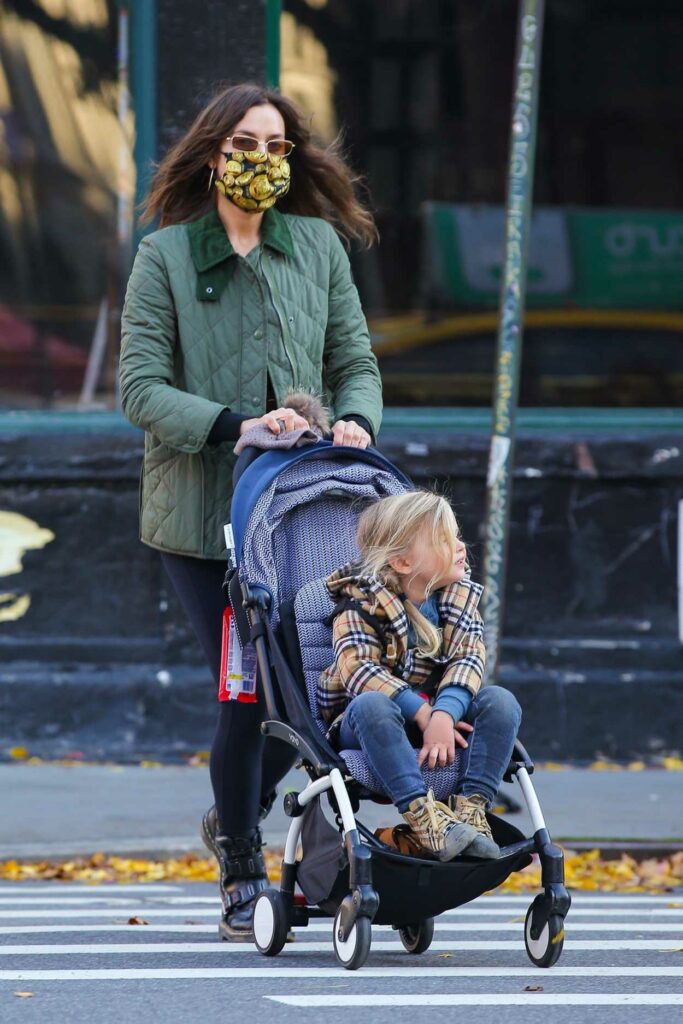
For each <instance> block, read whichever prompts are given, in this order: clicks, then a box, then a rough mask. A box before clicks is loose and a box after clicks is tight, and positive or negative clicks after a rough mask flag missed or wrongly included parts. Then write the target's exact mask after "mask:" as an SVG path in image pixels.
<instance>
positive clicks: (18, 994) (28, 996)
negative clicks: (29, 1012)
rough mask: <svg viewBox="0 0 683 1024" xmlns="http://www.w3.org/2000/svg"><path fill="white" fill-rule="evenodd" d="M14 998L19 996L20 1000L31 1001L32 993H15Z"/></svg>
mask: <svg viewBox="0 0 683 1024" xmlns="http://www.w3.org/2000/svg"><path fill="white" fill-rule="evenodd" d="M14 995H15V996H19V998H20V999H32V998H33V992H15V993H14Z"/></svg>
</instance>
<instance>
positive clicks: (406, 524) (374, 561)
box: [356, 491, 459, 656]
mask: <svg viewBox="0 0 683 1024" xmlns="http://www.w3.org/2000/svg"><path fill="white" fill-rule="evenodd" d="M421 533H423V534H425V535H426V537H427V539H428V540H431V542H432V544H434V546H436V545H437V544H438V545H441V544H444V543H445V544H446V545H447V548H448V555H449V558H450V559H452V558H453V557H454V556H455V551H456V541H457V539H458V535H459V530H458V524H457V521H456V518H455V515H454V513H453V509H452V508H451V506H450V505H449V504H448V502H447V501H446V499H445V498H442V497H441V496H440V495H438V494H434V493H432V492H431V491H409V492H408V493H406V494H397V495H392V496H390V497H388V498H380V499H379V501H376V502H374V503H373V504H372V505H369V506H368V507H367V508H366V509H364V511H363V512H362V513H361V516H360V518H359V520H358V527H357V531H356V539H357V542H358V548H359V551H360V556H361V572H362V573H363V574H364V575H367V576H375V577H377V578H378V579H380V580H381V581H382V582H383V583H384V584H386V586H388V587H389V588H390V589H391V590H394V591H396V592H397V593H398V592H399V591H400V589H401V585H400V581H399V577H398V574H397V573H396V572H395V570H394V569H392V567H391V566H390V565H389V562H390V561H392V559H395V558H400V557H401V556H402V555H406V554H407V553H408V551H409V550H410V548H411V547H412V545H413V542H414V541H415V538H416V537H418V536H419V535H420V534H421ZM437 579H438V576H434V577H433V578H432V579H431V580H430V581H429V583H428V584H427V587H426V594H425V597H429V595H430V594H431V592H432V590H433V588H434V585H435V583H436V581H437ZM404 603H405V609H406V614H407V615H408V619H409V620H410V622H411V623H412V625H413V627H414V629H415V634H416V637H417V645H418V651H419V652H420V654H426V655H430V656H434V655H436V654H438V653H439V651H440V649H441V630H439V629H437V627H436V626H434V625H432V623H431V622H429V620H428V619H426V618H425V616H424V615H422V614H421V613H420V612H419V611H418V610H417V608H416V606H415V605H414V604H413V602H412V601H409V600H407V599H406V600H405V602H404Z"/></svg>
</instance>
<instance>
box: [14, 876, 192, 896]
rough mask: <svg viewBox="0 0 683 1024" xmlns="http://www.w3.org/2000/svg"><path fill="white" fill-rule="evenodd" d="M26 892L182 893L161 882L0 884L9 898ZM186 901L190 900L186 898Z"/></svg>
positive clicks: (172, 886) (93, 893)
mask: <svg viewBox="0 0 683 1024" xmlns="http://www.w3.org/2000/svg"><path fill="white" fill-rule="evenodd" d="M27 890H28V891H29V892H31V893H35V892H37V893H49V892H58V891H59V890H61V891H62V892H87V893H90V894H92V895H99V894H100V893H103V892H104V893H109V892H115V893H120V892H160V893H165V892H182V891H183V890H182V887H181V886H179V885H164V884H163V883H162V882H159V883H157V882H151V883H150V884H149V885H148V884H146V883H145V882H135V883H134V884H133V885H123V884H121V885H119V884H118V882H117V883H115V884H112V885H107V884H106V882H93V884H92V885H77V884H75V883H74V882H57V881H55V882H24V883H23V884H22V885H4V884H2V883H0V893H4V894H9V895H10V896H16V895H22V896H25V895H26V892H27ZM187 899H188V900H189V899H192V897H191V896H188V897H187Z"/></svg>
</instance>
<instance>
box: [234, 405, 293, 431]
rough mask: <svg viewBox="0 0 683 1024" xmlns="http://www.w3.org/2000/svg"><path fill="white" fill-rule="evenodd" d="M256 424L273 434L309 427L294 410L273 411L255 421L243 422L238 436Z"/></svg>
mask: <svg viewBox="0 0 683 1024" xmlns="http://www.w3.org/2000/svg"><path fill="white" fill-rule="evenodd" d="M257 423H262V424H263V426H264V427H267V428H268V430H270V432H271V433H273V434H280V433H285V434H286V433H288V432H289V431H290V430H306V429H307V427H308V426H309V423H308V420H305V419H304V417H303V416H300V415H299V413H298V412H295V410H294V409H285V408H283V409H273V410H272V412H267V413H266V414H265V415H264V416H257V417H256V418H255V419H251V420H243V421H242V423H241V425H240V434H246V432H247V430H251V428H252V427H255V426H256V424H257Z"/></svg>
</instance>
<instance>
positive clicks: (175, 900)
mask: <svg viewBox="0 0 683 1024" xmlns="http://www.w3.org/2000/svg"><path fill="white" fill-rule="evenodd" d="M147 899H148V900H154V902H155V903H168V904H170V905H172V906H175V905H177V904H181V905H182V906H183V909H182V910H178V913H179V914H181V913H189V912H191V911H193V909H197V908H198V907H199V905H200V904H202V907H200V908H199V909H197V912H198V913H199V912H201V913H202V914H203V915H204V914H206V913H207V910H206V909H204V906H203V905H204V904H208V905H209V906H211V907H212V908H213V911H214V912H216V913H218V912H219V910H220V900H219V899H218V897H217V896H210V897H195V898H193V897H189V896H188V897H176V896H163V895H160V896H158V897H156V896H152V895H151V896H148V897H147ZM100 902H101V903H105V904H106V906H102V907H101V911H102V913H103V912H105V910H106V908H108V906H112V907H115V908H118V907H119V906H127V905H128V903H129V900H128V899H125V898H122V899H117V898H115V897H112V896H97V895H95V894H93V895H92V896H78V897H72V896H52V897H40V896H29V897H25V898H17V897H12V898H11V899H2V898H1V897H0V916H2V915H3V914H4V910H3V907H4V906H5V905H7V906H9V905H11V906H17V907H22V906H33V905H35V906H41V907H45V908H46V909H47V908H48V907H51V906H54V907H60V906H92V904H93V903H100ZM530 902H531V896H529V898H528V901H527V905H528V904H529V903H530ZM185 904H189V905H188V906H185ZM146 908H152V904H151V903H148V902H145V903H143V904H140V906H139V907H136V908H134V910H133V909H131V908H130V907H128V909H130V910H131V913H133V912H135V913H142V912H143V911H144V910H145V909H146ZM516 912H518V911H517V908H515V907H504V906H501V907H478V906H474V907H459V908H458V909H456V910H446V911H445V912H444V913H443V914H441V915H440V916H439V919H438V920H442V919H444V918H452V916H455V918H465V919H470V918H499V916H510V915H511V914H513V913H516ZM6 915H7V914H5V916H6ZM55 916H63V915H62V914H61V913H60V912H59V911H55ZM577 916H585V918H591V916H593V918H597V916H599V918H601V919H603V918H647V916H661V918H672V919H675V918H683V903H681V905H680V907H665V908H660V907H659V908H657V907H652V908H650V909H642V910H636V909H627V908H622V907H618V908H615V909H614V908H611V907H595V908H590V907H585V906H572V907H571V918H572V920H573V919H574V918H577Z"/></svg>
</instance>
